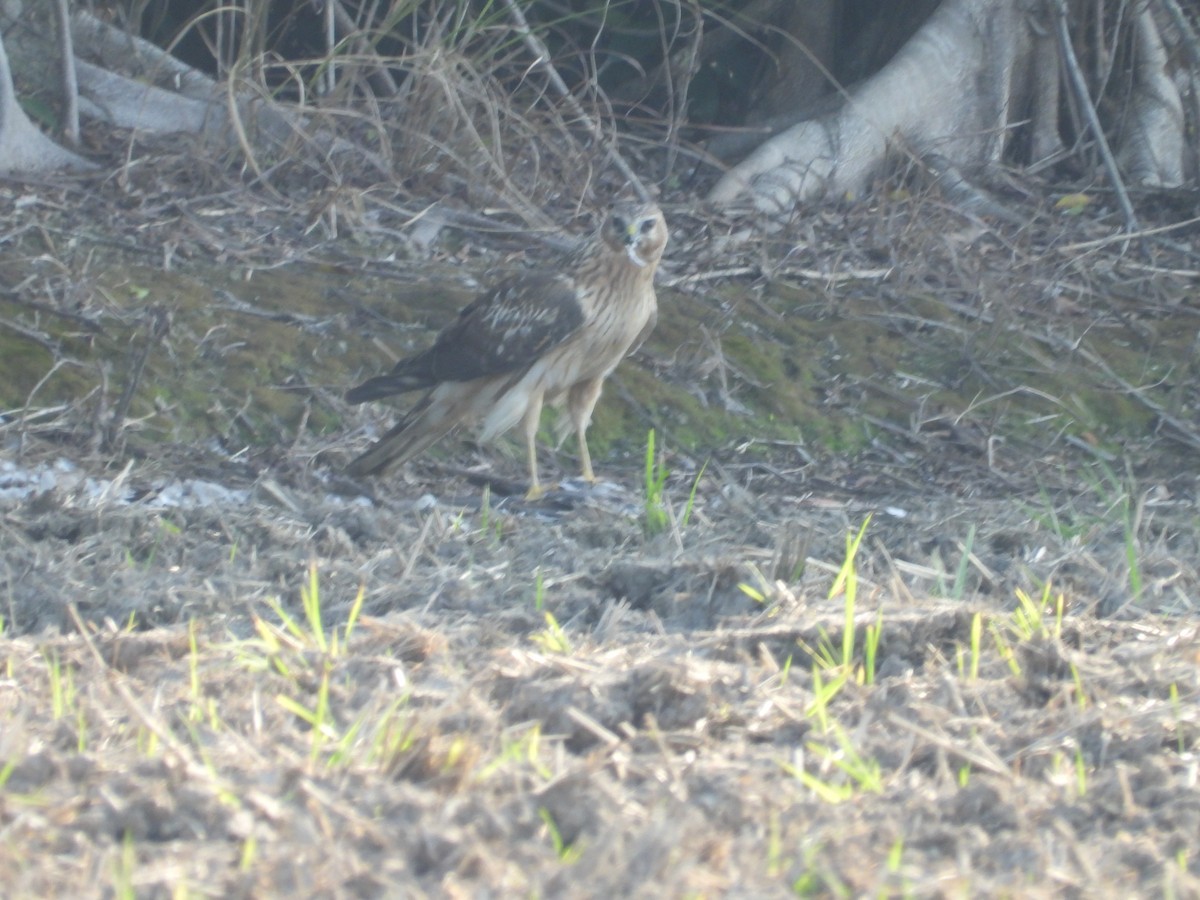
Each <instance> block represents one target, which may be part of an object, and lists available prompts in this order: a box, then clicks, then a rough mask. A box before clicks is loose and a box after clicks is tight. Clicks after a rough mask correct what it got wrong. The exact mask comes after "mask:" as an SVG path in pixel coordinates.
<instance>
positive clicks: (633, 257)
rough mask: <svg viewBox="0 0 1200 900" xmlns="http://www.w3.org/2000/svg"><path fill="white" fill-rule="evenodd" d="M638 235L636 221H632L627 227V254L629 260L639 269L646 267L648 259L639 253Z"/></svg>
mask: <svg viewBox="0 0 1200 900" xmlns="http://www.w3.org/2000/svg"><path fill="white" fill-rule="evenodd" d="M637 248H638V235H637V228H636V225H635V224H634V223H632V222H631V223H630V224H629V227H628V228H627V229H625V255H626V256H628V257H629V261H630V262H631V263H633V264H634V265H635V266H637V267H638V268H639V269H644V268H645V267H646V261H645V260H644V259H642V258H641V257H640V256H638V255H637Z"/></svg>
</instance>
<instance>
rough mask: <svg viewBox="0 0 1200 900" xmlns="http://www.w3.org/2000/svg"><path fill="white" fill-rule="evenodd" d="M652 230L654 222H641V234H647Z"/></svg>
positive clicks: (646, 220) (647, 220)
mask: <svg viewBox="0 0 1200 900" xmlns="http://www.w3.org/2000/svg"><path fill="white" fill-rule="evenodd" d="M653 228H654V220H653V219H645V220H643V221H642V234H649V233H650V231H651V230H652V229H653Z"/></svg>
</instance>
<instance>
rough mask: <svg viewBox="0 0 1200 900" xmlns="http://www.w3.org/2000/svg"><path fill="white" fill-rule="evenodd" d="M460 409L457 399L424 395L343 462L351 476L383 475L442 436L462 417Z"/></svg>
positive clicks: (460, 405)
mask: <svg viewBox="0 0 1200 900" xmlns="http://www.w3.org/2000/svg"><path fill="white" fill-rule="evenodd" d="M369 383H370V382H368V384H369ZM364 387H365V385H364ZM355 390H358V388H356V389H355ZM463 412H464V410H463V408H462V404H460V403H451V404H448V405H446V404H431V402H430V397H428V396H427V397H425V398H424V399H423V400H422V401H421V402H420V403H418V404H417V405H416V406H415V407H414V408H413V409H412V411H411V412H409V414H408V415H406V416H405V417H404V418H403V419H401V420H400V421H399V422H398V423H397V424H396V425H395V427H393V428H392V430H391V431H389V432H388V433H387V434H385V435H384V436H383V437H381V438H380V439H379V440H378V441H376V442H375V443H374V444H372V445H371V447H370V449H368V450H367V452H366V453H364V454H362V456H360V457H358V458H357V459H355V460H353V461H352V462H351V463H350V464H349V465H348V466H346V472H347V473H348V474H350V475H354V476H362V475H382V474H384V473H385V472H387V471H388V470H389V469H393V468H395V467H396V466H399V465H402V464H403V463H406V462H408V461H409V460H410V459H412V458H413V457H414V456H416V455H417V454H418V453H420V452H421V451H423V450H426V449H428V448H429V447H431V446H432V445H433V444H434V443H436V442H437V441H438V440H440V439H441V438H443V437H445V436H446V435H447V434H448V433H449V432H450V431H451V430H452V429H453V428H454V426H456V425H457V424H458V423H459V422H460V421H461V420H462V418H463Z"/></svg>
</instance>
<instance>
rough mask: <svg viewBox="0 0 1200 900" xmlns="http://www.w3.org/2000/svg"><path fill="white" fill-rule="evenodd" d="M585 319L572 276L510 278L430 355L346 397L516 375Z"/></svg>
mask: <svg viewBox="0 0 1200 900" xmlns="http://www.w3.org/2000/svg"><path fill="white" fill-rule="evenodd" d="M583 318H584V315H583V307H582V306H581V305H580V303H579V293H578V289H577V287H576V284H575V282H574V280H573V279H571V278H569V277H568V276H566V275H561V274H554V275H547V274H543V273H528V274H524V275H518V276H515V277H513V278H509V279H507V280H505V281H502V282H501V283H500V284H498V285H496V287H495V288H493V289H492V290H490V291H488V292H487V293H486V294H484V295H482V296H481V297H479V298H478V299H477V300H475V301H474V302H473V303H471V304H469V305H467V306H465V307H463V309H462V310H461V311H460V312H459V314H458V318H456V319H455V320H454V321H453V322H451V323H450V324H449V325H448V326H447V327H446V328H445V329H443V330H442V332H441V333H440V334H438V336H437V339H436V340H435V341H434V342H433V346H432V347H430V348H429V349H428V350H425V351H424V352H422V353H418V354H417V355H416V356H412V357H409V358H408V359H402V360H400V362H398V363H396V367H395V368H394V369H392V371H391V372H389V373H388V374H387V375H380V376H378V377H376V378H371V379H369V380H368V381H365V382H363V383H362V384H360V385H359V386H358V387H356V388H353V389H352V390H350V391H348V392H347V394H346V400H347V402H349V403H362V402H364V401H367V400H375V399H378V398H379V397H386V396H389V395H391V394H400V393H404V392H405V391H413V390H420V389H423V388H431V387H433V386H434V385H437V384H441V383H442V382H445V381H472V380H474V379H476V378H483V377H484V376H487V375H500V374H503V373H505V372H512V371H514V370H517V369H520V368H522V367H525V366H528V365H530V364H532V363H533V362H534V361H535V360H536V359H538V357H540V356H541V355H542V354H543V353H545V352H546V351H547V350H549V349H550V348H551V347H555V346H557V345H558V344H560V343H562V342H563V341H564V340H566V339H567V338H568V337H570V336H571V335H572V334H574V333H575V331H576V330H577V329H578V328H579V326H580V325H582V324H583Z"/></svg>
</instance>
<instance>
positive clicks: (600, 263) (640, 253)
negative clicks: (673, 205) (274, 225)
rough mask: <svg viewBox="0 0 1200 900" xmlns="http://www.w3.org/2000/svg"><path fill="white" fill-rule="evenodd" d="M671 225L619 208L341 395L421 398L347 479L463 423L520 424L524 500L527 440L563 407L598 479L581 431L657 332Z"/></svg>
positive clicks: (586, 465)
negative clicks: (661, 269)
mask: <svg viewBox="0 0 1200 900" xmlns="http://www.w3.org/2000/svg"><path fill="white" fill-rule="evenodd" d="M666 244H667V223H666V221H665V220H664V219H663V214H662V212H661V211H660V210H659V208H658V207H657V206H655V205H653V204H651V203H643V204H620V205H617V206H615V207H614V208H613V209H612V210H611V211H610V212H609V214H608V216H606V217H605V219H604V224H603V225H602V226H601V228H600V230H599V231H598V232H597V233H596V235H595V236H594V237H593V238H591V239H590V240H589V241H587V242H585V243H584V244H583V246H581V247H580V249H579V250H577V251H576V252H575V253H573V254H571V255H570V256H568V257H566V258H565V259H564V260H563V261H562V263H561V264H560V265H558V266H556V267H554V268H551V269H548V270H539V271H530V272H528V273H524V274H521V275H517V276H514V277H512V278H509V279H507V280H505V281H502V282H501V283H500V284H498V285H496V286H495V287H494V288H492V289H491V290H490V291H487V292H486V293H484V294H482V295H481V296H479V297H478V298H477V299H476V300H475V301H474V302H472V303H471V304H469V305H468V306H466V307H464V308H463V309H462V310H461V311H460V312H459V314H458V318H457V319H455V320H454V321H453V322H451V323H450V325H448V326H447V327H446V328H445V329H443V330H442V332H441V333H440V334H438V336H437V338H436V340H435V341H434V343H433V346H431V347H430V348H429V349H428V350H425V351H424V352H422V353H418V354H417V355H416V356H411V357H408V358H407V359H402V360H400V362H398V363H397V364H396V367H395V368H394V369H392V371H391V372H389V373H388V374H387V375H380V376H378V377H376V378H372V379H370V380H369V381H366V382H364V383H363V384H360V385H359V386H358V387H356V388H354V389H353V390H351V391H349V392H348V393H347V394H346V400H347V401H348V402H350V403H362V402H364V401H366V400H377V399H379V398H380V397H387V396H389V395H392V394H402V393H405V392H406V391H417V390H424V391H427V393H426V394H425V396H424V397H422V398H421V399H420V400H419V401H418V402H417V404H416V405H415V406H414V407H413V408H412V409H411V410H410V411H409V412H408V413H407V414H406V415H405V416H404V418H402V419H401V420H400V421H399V422H398V423H397V424H396V426H395V427H394V428H392V430H391V431H389V432H388V433H387V434H385V435H384V436H383V437H382V438H380V439H379V441H378V442H376V443H375V444H374V445H373V446H372V447H371V448H370V449H369V450H367V452H366V453H364V454H363V455H362V456H360V457H358V458H357V459H356V460H354V461H353V462H352V463H351V464H350V466H349V469H348V471H349V472H350V473H351V474H354V475H374V474H379V473H383V472H386V471H387V470H388V469H390V468H392V467H393V466H397V465H400V464H401V463H403V462H405V461H407V460H409V459H412V458H413V457H414V456H416V455H417V454H418V453H420V452H421V451H422V450H425V449H426V448H427V447H429V446H430V445H431V444H433V443H434V442H435V441H437V440H438V439H439V438H441V437H443V436H444V435H445V434H447V433H448V432H449V431H451V430H452V429H453V428H454V427H455V426H457V425H460V424H470V423H476V422H478V423H480V425H481V427H480V439H481V440H485V441H487V440H491V439H493V438H495V437H497V436H498V435H501V434H503V433H504V432H506V431H508V430H509V429H510V428H512V427H513V426H514V425H516V424H517V423H518V422H520V423H521V426H522V429H523V431H524V434H525V448H526V451H527V453H528V454H529V482H530V484H529V493H528V494H527V495H526V496H527V497H528V498H529V499H537V498H538V497H540V496H541V495H542V494H543V493H544V488H543V487H542V485H541V482H539V481H538V465H537V450H536V447H535V445H534V439H535V437H536V435H537V430H538V422H539V420H540V419H541V414H542V404H543V402H549V403H552V404H558V403H561V402H562V401H563V400H564V398H565V400H566V406H567V412H568V414H569V416H570V419H571V424H572V426H573V427H574V429H575V436H576V438H577V439H578V441H579V464H580V468H581V470H582V473H583V477H584V478H585V479H586V480H587V481H595V480H596V476H595V474H594V473H593V472H592V460H591V456H590V455H589V453H588V446H587V428H588V424H589V423H590V421H591V417H592V409H593V408H594V407H595V406H596V401H597V400H599V399H600V390H601V388H602V387H603V384H604V379H605V378H606V377H608V375H609V373H611V372H612V370H613V369H615V368H616V367H617V363H619V362H620V361H621V360H622V359H624V358H625V356H626V355H628V354H629V353H631V352H633V351H634V350H635V349H637V347H638V346H639V345H640V344H641V343H642V341H643V340H645V338H646V336H647V335H648V334H649V333H650V331H651V330H652V329H653V328H654V323H655V320H656V319H657V317H658V304H657V300H656V298H655V296H654V271H655V269H656V268H658V262H659V260H660V259H661V258H662V253H663V248H664V247H665V246H666Z"/></svg>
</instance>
